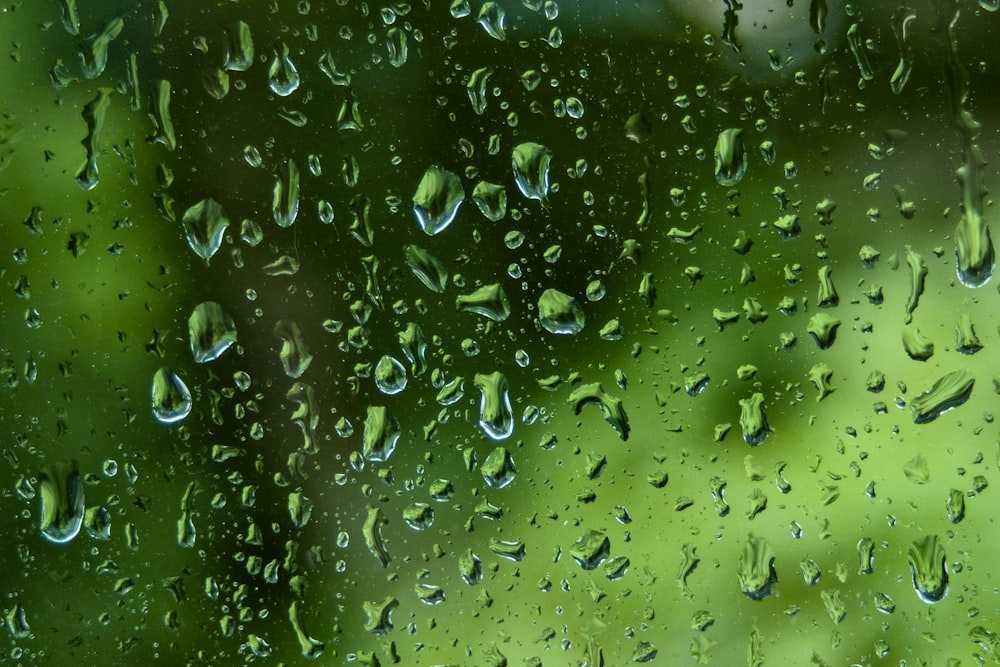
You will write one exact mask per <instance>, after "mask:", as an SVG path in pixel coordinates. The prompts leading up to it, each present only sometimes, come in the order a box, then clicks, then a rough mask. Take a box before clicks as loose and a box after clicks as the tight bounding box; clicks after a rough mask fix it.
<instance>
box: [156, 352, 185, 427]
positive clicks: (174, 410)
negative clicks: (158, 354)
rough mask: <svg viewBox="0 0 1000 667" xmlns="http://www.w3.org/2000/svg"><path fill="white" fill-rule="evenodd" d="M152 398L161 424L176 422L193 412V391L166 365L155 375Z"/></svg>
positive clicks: (157, 418) (157, 419)
mask: <svg viewBox="0 0 1000 667" xmlns="http://www.w3.org/2000/svg"><path fill="white" fill-rule="evenodd" d="M152 399H153V416H154V417H156V421H158V422H160V423H161V424H176V423H177V422H179V421H181V420H182V419H184V418H185V417H187V416H188V415H189V414H190V413H191V405H192V401H191V391H190V390H189V389H188V388H187V385H186V384H184V381H183V380H181V379H180V378H179V377H177V374H176V373H174V372H173V371H172V370H170V369H169V368H167V367H166V366H163V367H162V368H160V370H158V371H156V374H155V375H154V376H153V392H152Z"/></svg>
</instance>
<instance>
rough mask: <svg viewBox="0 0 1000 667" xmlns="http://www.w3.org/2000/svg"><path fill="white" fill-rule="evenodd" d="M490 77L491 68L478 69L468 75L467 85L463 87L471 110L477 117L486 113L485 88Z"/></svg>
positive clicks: (491, 73) (491, 74)
mask: <svg viewBox="0 0 1000 667" xmlns="http://www.w3.org/2000/svg"><path fill="white" fill-rule="evenodd" d="M491 76H493V68H492V67H480V68H479V69H477V70H473V72H472V74H470V75H469V83H468V84H467V85H466V87H465V89H466V92H467V93H468V94H469V101H470V102H472V110H473V111H474V112H475V113H476V115H478V116H482V115H483V114H484V113H485V112H486V86H487V83H488V82H489V79H490V77H491Z"/></svg>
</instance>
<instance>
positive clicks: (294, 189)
mask: <svg viewBox="0 0 1000 667" xmlns="http://www.w3.org/2000/svg"><path fill="white" fill-rule="evenodd" d="M298 214H299V168H298V165H296V164H295V160H292V159H291V158H289V159H288V160H284V161H283V162H282V163H281V165H280V166H279V167H278V168H277V170H276V171H275V173H274V190H273V192H272V195H271V215H272V216H273V217H274V222H275V224H277V225H278V226H279V227H291V226H292V223H294V222H295V218H296V217H297V216H298Z"/></svg>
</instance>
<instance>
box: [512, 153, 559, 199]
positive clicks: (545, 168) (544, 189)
mask: <svg viewBox="0 0 1000 667" xmlns="http://www.w3.org/2000/svg"><path fill="white" fill-rule="evenodd" d="M551 161H552V152H551V151H549V149H548V148H546V147H545V146H543V145H541V144H536V143H534V142H531V141H529V142H525V143H523V144H518V145H517V146H515V147H514V152H513V154H512V157H511V166H512V167H513V170H514V182H515V183H517V189H518V190H520V191H521V194H523V195H524V196H525V197H527V198H528V199H537V200H538V201H540V202H542V204H543V205H544V204H546V203H547V201H548V194H549V164H550V163H551Z"/></svg>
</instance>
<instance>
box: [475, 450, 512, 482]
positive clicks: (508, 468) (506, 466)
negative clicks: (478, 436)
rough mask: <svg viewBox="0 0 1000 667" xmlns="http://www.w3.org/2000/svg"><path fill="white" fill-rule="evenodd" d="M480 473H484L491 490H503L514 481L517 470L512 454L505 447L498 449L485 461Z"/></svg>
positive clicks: (484, 478)
mask: <svg viewBox="0 0 1000 667" xmlns="http://www.w3.org/2000/svg"><path fill="white" fill-rule="evenodd" d="M479 472H480V473H482V475H483V481H485V482H486V486H488V487H490V488H491V489H503V488H505V487H507V486H510V483H511V482H513V481H514V476H515V474H516V473H517V468H516V467H515V466H514V457H512V456H511V455H510V452H508V451H507V450H506V449H505V448H503V447H497V448H496V449H494V450H493V451H492V452H490V454H489V456H487V457H486V460H485V461H483V465H481V466H480V467H479Z"/></svg>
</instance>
